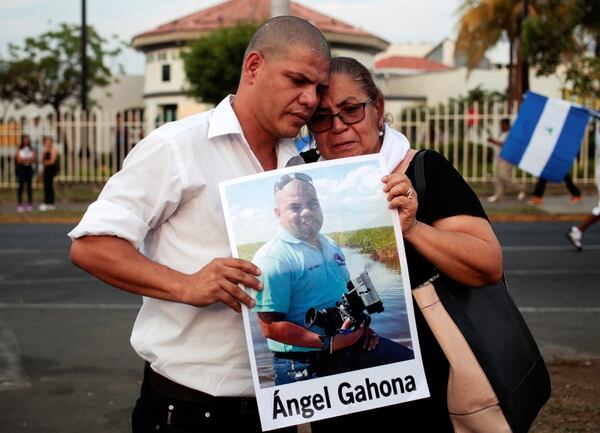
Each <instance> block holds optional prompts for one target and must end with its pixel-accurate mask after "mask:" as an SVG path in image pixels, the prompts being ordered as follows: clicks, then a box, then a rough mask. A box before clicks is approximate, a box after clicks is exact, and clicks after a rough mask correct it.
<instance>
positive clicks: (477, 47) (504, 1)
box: [456, 0, 535, 105]
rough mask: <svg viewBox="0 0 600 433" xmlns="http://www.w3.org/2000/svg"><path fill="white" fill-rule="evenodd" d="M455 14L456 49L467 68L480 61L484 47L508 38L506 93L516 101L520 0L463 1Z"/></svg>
mask: <svg viewBox="0 0 600 433" xmlns="http://www.w3.org/2000/svg"><path fill="white" fill-rule="evenodd" d="M528 9H529V11H528V13H535V11H534V10H533V8H531V7H529V8H528ZM457 13H458V14H459V15H460V20H459V31H458V37H457V40H456V52H457V54H460V53H462V54H464V55H465V56H466V63H467V69H468V70H469V71H471V70H472V69H474V68H475V67H476V66H477V65H478V64H479V63H480V62H481V60H483V57H484V55H485V52H486V51H487V50H488V49H490V48H492V47H493V46H494V45H496V44H497V43H498V42H500V41H501V40H508V42H509V45H510V48H509V49H510V53H509V65H508V67H509V77H508V92H507V93H508V95H509V99H510V100H511V101H514V100H520V97H521V93H522V89H521V83H520V79H519V76H518V74H517V73H516V71H518V70H519V69H520V65H521V62H522V61H523V55H522V49H521V43H520V33H521V32H520V20H521V13H522V1H521V0H464V1H463V3H462V4H461V6H459V8H458V11H457ZM511 105H512V104H511Z"/></svg>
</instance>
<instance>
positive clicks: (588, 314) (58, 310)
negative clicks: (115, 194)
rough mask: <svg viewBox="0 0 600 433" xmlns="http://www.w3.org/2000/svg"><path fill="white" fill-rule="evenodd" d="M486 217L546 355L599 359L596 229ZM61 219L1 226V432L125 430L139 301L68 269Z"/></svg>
mask: <svg viewBox="0 0 600 433" xmlns="http://www.w3.org/2000/svg"><path fill="white" fill-rule="evenodd" d="M570 225H572V224H571V223H568V222H537V223H497V224H494V229H495V231H496V233H497V235H498V237H499V239H500V241H501V243H502V245H503V249H504V260H505V262H504V264H505V272H506V278H507V281H508V285H509V288H510V290H511V293H512V295H513V297H514V299H515V301H516V302H517V304H518V305H519V307H520V308H521V310H522V311H523V312H524V315H525V318H526V320H527V322H528V323H529V325H530V327H531V329H532V331H533V334H534V336H535V337H536V339H537V341H538V343H539V345H540V347H541V348H542V352H543V353H544V356H545V357H546V359H547V360H549V359H553V358H569V359H573V358H587V357H595V358H600V295H599V294H598V288H599V284H598V279H599V277H600V266H599V264H600V226H594V227H592V228H590V229H589V231H588V232H586V233H585V236H584V251H583V252H577V251H575V250H574V249H573V248H572V247H571V246H570V244H568V242H567V240H566V238H565V236H564V232H565V231H566V230H567V228H568V227H569V226H570ZM71 227H72V225H68V224H14V225H13V224H4V225H0V239H2V242H1V244H0V416H1V417H2V422H1V423H0V432H7V433H9V432H10V433H17V432H35V433H75V432H77V433H80V432H111V433H113V432H114V433H124V432H128V431H129V415H130V412H131V408H132V405H133V403H134V401H135V398H136V395H137V393H138V389H139V381H140V379H141V372H142V362H141V361H140V359H139V358H138V357H137V355H136V354H135V353H134V352H133V350H132V349H131V347H130V345H129V333H130V330H131V326H132V324H133V321H134V319H135V315H136V312H137V308H138V306H139V305H140V302H141V300H140V299H139V297H136V296H133V295H129V294H127V293H123V292H121V291H119V290H116V289H113V288H111V287H109V286H107V285H106V284H103V283H101V282H99V281H97V280H95V279H94V278H92V277H90V276H88V275H87V274H85V273H84V272H82V271H80V270H79V269H77V268H75V267H74V266H72V265H71V264H70V262H69V259H68V248H69V246H70V240H69V239H68V238H67V236H66V233H67V232H68V231H69V230H70V228H71Z"/></svg>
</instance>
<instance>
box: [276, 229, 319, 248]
mask: <svg viewBox="0 0 600 433" xmlns="http://www.w3.org/2000/svg"><path fill="white" fill-rule="evenodd" d="M276 236H277V237H278V238H279V239H281V240H282V241H284V242H287V243H288V244H306V245H309V244H308V243H307V242H304V241H301V240H300V239H298V238H295V237H294V236H292V235H291V234H290V233H289V232H288V231H287V230H285V229H284V228H283V227H281V226H279V227H277V234H276ZM318 236H319V242H320V243H321V245H323V235H322V234H321V233H319V235H318Z"/></svg>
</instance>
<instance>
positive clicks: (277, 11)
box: [271, 0, 290, 17]
mask: <svg viewBox="0 0 600 433" xmlns="http://www.w3.org/2000/svg"><path fill="white" fill-rule="evenodd" d="M282 15H290V0H271V17H278V16H282Z"/></svg>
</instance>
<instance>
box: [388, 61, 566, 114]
mask: <svg viewBox="0 0 600 433" xmlns="http://www.w3.org/2000/svg"><path fill="white" fill-rule="evenodd" d="M507 84H508V72H507V70H505V69H504V70H499V69H494V70H481V69H477V70H474V71H472V72H471V74H470V75H469V76H467V71H466V69H465V68H458V69H450V70H446V71H439V72H430V73H426V74H420V75H412V76H397V77H389V78H379V79H378V85H379V86H380V88H381V90H382V91H383V94H384V95H390V96H391V95H393V96H396V97H403V98H407V97H408V98H410V97H413V98H419V97H421V98H425V99H426V101H427V105H435V104H439V103H446V102H447V101H448V99H450V98H458V97H459V96H465V95H466V94H467V93H468V91H469V90H472V89H474V88H475V87H477V86H478V85H480V86H481V88H482V89H484V90H487V91H499V92H504V91H505V90H506V87H507ZM530 87H531V90H532V91H534V92H538V93H541V94H543V95H545V96H550V97H555V98H561V97H562V91H561V88H562V84H561V82H560V80H559V79H558V77H556V76H555V75H553V76H550V77H535V74H534V73H533V72H532V73H531V75H530Z"/></svg>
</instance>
